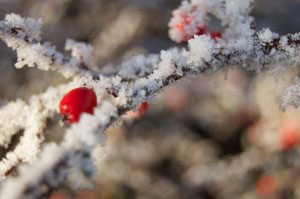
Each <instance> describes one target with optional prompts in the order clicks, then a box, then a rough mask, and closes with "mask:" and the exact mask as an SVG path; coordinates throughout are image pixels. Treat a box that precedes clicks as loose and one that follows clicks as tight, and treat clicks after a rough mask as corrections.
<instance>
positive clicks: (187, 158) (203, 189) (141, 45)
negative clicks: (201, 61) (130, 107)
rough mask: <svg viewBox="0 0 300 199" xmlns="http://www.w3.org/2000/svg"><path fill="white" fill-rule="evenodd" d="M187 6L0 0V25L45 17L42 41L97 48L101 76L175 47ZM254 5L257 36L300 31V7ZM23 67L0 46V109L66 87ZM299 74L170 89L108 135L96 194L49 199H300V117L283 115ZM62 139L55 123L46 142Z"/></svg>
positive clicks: (208, 80) (232, 75)
mask: <svg viewBox="0 0 300 199" xmlns="http://www.w3.org/2000/svg"><path fill="white" fill-rule="evenodd" d="M180 2H181V1H180V0H0V17H1V18H2V19H3V18H4V16H5V14H8V13H12V12H14V13H17V14H20V15H22V16H24V17H33V18H41V19H42V20H43V22H44V26H43V31H42V38H43V41H50V42H51V43H52V44H54V45H56V46H57V49H58V50H60V51H63V50H64V44H65V41H66V39H67V38H72V39H75V40H78V41H84V42H88V43H90V44H92V45H93V47H94V55H95V56H94V57H95V60H94V62H95V65H96V66H98V68H95V69H98V70H99V69H105V68H110V67H115V66H116V65H118V64H119V63H120V62H122V61H124V60H126V59H129V58H130V57H132V56H134V55H137V54H141V53H142V54H150V53H159V52H160V50H162V49H168V48H170V47H173V46H176V45H177V44H175V43H173V42H172V41H171V40H170V39H169V38H168V21H169V19H170V17H171V12H172V10H174V9H175V8H177V7H178V6H179V4H180ZM254 7H255V8H254V10H253V12H252V15H253V16H255V18H256V27H257V30H261V29H262V28H263V27H269V28H270V29H271V30H272V31H274V32H278V33H280V34H286V33H295V32H298V31H299V30H300V23H299V22H298V19H299V18H300V1H298V0H272V1H270V0H259V1H256V2H255V5H254ZM212 25H213V24H212ZM177 46H178V45H177ZM185 46H186V45H185V44H182V45H180V47H185ZM15 61H16V55H15V54H14V52H12V50H10V49H9V48H7V47H6V46H5V45H4V44H3V43H2V42H1V43H0V106H1V104H5V103H6V102H9V101H11V100H14V99H17V98H21V99H25V100H26V99H28V98H29V97H30V96H31V95H33V94H36V93H40V92H43V91H45V90H46V88H47V87H48V86H49V85H59V84H62V83H65V82H66V81H67V80H65V79H63V77H61V76H60V75H57V74H55V73H52V72H47V73H46V72H43V71H39V70H37V69H35V68H24V69H21V70H17V69H15V68H14V67H13V65H14V63H15ZM298 73H299V71H298V70H297V69H291V70H290V71H288V72H287V73H286V74H285V75H284V77H279V78H277V79H275V78H274V77H273V76H271V75H270V74H254V73H252V72H249V71H245V70H241V69H232V70H230V71H228V74H227V75H225V73H224V72H222V71H220V72H218V73H217V74H214V75H212V76H210V77H204V76H200V77H197V78H193V79H187V80H183V81H181V82H178V83H177V84H176V85H175V86H172V87H168V88H166V89H164V90H163V91H162V92H161V93H160V94H159V95H158V96H157V97H156V98H155V99H154V100H153V101H151V102H149V103H150V107H149V110H148V111H147V112H146V113H145V114H136V113H130V114H129V115H128V116H127V117H126V119H125V120H124V121H122V122H119V123H118V124H116V125H114V126H113V127H111V128H110V129H109V130H108V134H109V140H108V144H107V145H106V146H105V147H103V146H102V147H103V148H104V150H105V152H106V155H105V158H103V159H100V158H97V156H99V157H100V154H97V151H95V154H94V156H95V159H96V160H97V161H96V162H97V167H98V168H99V169H100V171H101V172H100V174H99V176H98V177H97V178H96V179H95V181H96V182H97V183H96V186H95V187H94V188H89V189H87V188H86V187H81V189H80V190H79V191H78V190H76V191H75V190H74V187H73V188H72V186H69V185H68V184H66V185H65V186H64V187H61V188H59V189H58V190H56V191H55V192H53V193H52V195H51V196H49V198H52V199H71V198H81V199H94V198H116V199H119V198H120V199H121V198H122V199H127V198H128V199H131V198H139V199H147V198H153V199H156V198H172V199H176V198H187V199H194V198H200V199H255V198H258V199H300V160H299V158H300V156H299V155H300V147H299V141H300V117H299V116H300V111H299V110H295V109H292V108H290V109H288V110H287V111H286V112H284V113H282V112H280V111H279V109H278V107H279V101H280V96H281V94H282V91H283V89H284V88H286V86H287V85H288V84H290V83H291V82H292V80H293V78H294V77H295V76H296V75H297V74H298ZM62 132H63V131H62V129H61V127H59V126H58V125H55V122H52V123H51V122H49V130H48V131H47V132H46V142H50V141H56V142H59V139H61V137H62V136H63V135H62ZM72 180H73V181H74V179H72V178H71V181H72Z"/></svg>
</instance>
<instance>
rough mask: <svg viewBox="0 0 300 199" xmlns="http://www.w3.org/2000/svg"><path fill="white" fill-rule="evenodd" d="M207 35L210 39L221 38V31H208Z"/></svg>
mask: <svg viewBox="0 0 300 199" xmlns="http://www.w3.org/2000/svg"><path fill="white" fill-rule="evenodd" d="M209 35H210V37H211V38H212V39H218V38H222V33H220V32H211V33H209Z"/></svg>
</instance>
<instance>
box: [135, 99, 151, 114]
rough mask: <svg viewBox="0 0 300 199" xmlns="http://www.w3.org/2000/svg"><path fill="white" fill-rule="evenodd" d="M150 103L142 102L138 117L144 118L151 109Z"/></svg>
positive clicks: (138, 109)
mask: <svg viewBox="0 0 300 199" xmlns="http://www.w3.org/2000/svg"><path fill="white" fill-rule="evenodd" d="M149 106H150V105H149V103H148V102H146V101H145V102H142V103H141V104H140V106H139V107H138V108H137V113H138V115H139V116H142V115H144V114H145V113H146V112H147V110H148V109H149Z"/></svg>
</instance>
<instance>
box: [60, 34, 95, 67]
mask: <svg viewBox="0 0 300 199" xmlns="http://www.w3.org/2000/svg"><path fill="white" fill-rule="evenodd" d="M65 50H66V51H71V55H72V57H74V58H75V59H76V60H77V62H78V63H84V64H86V65H87V66H89V65H91V64H92V61H93V47H92V46H91V45H88V44H86V43H83V42H76V41H75V40H73V39H68V40H67V42H66V45H65Z"/></svg>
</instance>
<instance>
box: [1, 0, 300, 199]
mask: <svg viewBox="0 0 300 199" xmlns="http://www.w3.org/2000/svg"><path fill="white" fill-rule="evenodd" d="M252 5H253V1H252V0H190V1H183V2H182V4H181V5H180V7H179V8H178V9H177V10H175V11H174V12H173V17H172V19H171V21H170V23H169V27H170V31H169V33H170V38H171V39H172V40H174V41H175V42H187V43H188V44H187V47H186V48H177V47H174V48H171V49H167V50H162V51H161V52H160V54H152V55H147V56H144V55H138V56H135V57H133V58H131V59H129V60H127V61H125V62H123V63H122V64H121V65H120V66H119V67H118V68H117V70H116V71H115V72H114V73H110V74H107V73H104V72H101V71H93V70H91V69H90V68H93V61H92V50H93V49H92V46H90V45H88V44H85V43H82V42H76V41H74V40H71V39H69V40H67V41H66V45H65V50H66V51H69V52H70V55H71V56H70V57H67V56H65V55H64V54H62V53H60V52H58V51H56V48H55V46H53V45H51V44H50V43H49V42H44V41H42V40H41V37H40V34H41V26H42V21H41V20H34V19H30V18H22V17H20V16H19V15H17V14H9V15H6V17H5V19H4V20H3V21H0V38H1V40H3V41H4V42H5V43H6V44H7V46H8V47H10V48H12V49H13V50H14V51H15V52H16V54H17V62H16V63H15V67H16V68H23V67H25V66H27V67H37V68H38V69H40V70H45V71H56V72H58V73H60V74H62V75H63V76H64V77H65V78H67V79H68V80H69V83H67V84H64V85H60V86H58V87H49V88H48V90H47V91H45V92H44V93H41V94H38V95H34V96H32V97H31V98H30V99H29V100H28V101H26V102H25V101H22V100H19V99H18V100H15V101H13V102H10V103H7V104H4V105H3V106H1V109H0V145H1V147H4V148H8V146H9V145H10V143H11V142H12V140H13V137H14V136H15V135H17V134H20V133H22V137H21V139H20V140H19V142H18V144H17V145H16V147H14V148H13V149H12V150H10V151H8V152H7V153H6V155H5V157H4V158H3V159H2V160H1V162H0V176H1V180H2V184H1V191H0V198H3V199H4V198H5V199H20V198H22V199H23V198H30V199H31V198H39V197H40V196H42V195H44V194H46V193H48V192H49V191H51V190H52V189H53V188H55V187H57V186H59V185H60V184H62V183H63V182H64V181H65V178H66V176H67V174H68V173H69V172H70V171H71V168H77V169H78V170H80V171H81V172H82V173H88V175H85V178H88V177H89V178H91V179H93V177H95V176H96V175H97V171H96V169H95V166H94V164H93V162H94V161H95V160H94V159H93V156H92V152H93V151H94V150H95V149H96V146H97V145H98V144H99V143H101V144H105V141H106V133H105V130H106V129H107V128H108V127H109V126H111V125H112V124H113V123H114V122H115V121H117V120H119V119H120V118H122V116H123V115H124V114H126V113H127V112H128V111H130V110H135V109H136V108H137V107H138V106H139V105H140V104H141V103H143V102H145V101H149V100H151V99H152V98H153V97H155V95H156V94H157V93H158V92H159V91H161V90H162V89H163V88H165V87H167V86H169V85H172V84H174V83H176V81H178V80H181V79H183V78H190V77H193V76H196V75H199V74H212V73H215V72H216V71H218V70H224V71H227V70H229V69H230V68H231V67H234V66H236V67H242V68H244V69H245V70H253V71H256V72H258V73H261V72H263V71H269V72H272V73H273V74H274V75H275V76H277V75H282V74H283V73H284V72H285V71H286V69H287V66H288V67H297V66H298V65H299V63H300V57H299V46H300V34H299V33H296V34H287V35H283V36H280V35H279V34H276V33H273V32H272V31H271V30H270V29H268V28H266V29H263V30H262V31H259V32H257V31H256V29H255V20H254V18H253V17H251V16H250V15H249V13H250V11H251V9H252ZM209 15H213V16H215V17H217V18H218V19H219V20H220V21H221V24H222V27H223V30H222V32H221V33H220V34H218V36H216V34H215V33H209V32H206V27H207V26H209V22H210V21H209V20H210V19H209ZM299 85H300V83H299V79H296V80H295V82H294V83H293V84H292V85H291V86H290V87H288V88H287V89H286V91H285V92H284V93H283V95H282V103H281V104H280V108H281V110H285V109H286V107H287V106H288V105H292V106H294V107H298V106H299V103H300V92H299V91H300V89H299ZM82 86H85V87H88V88H92V89H93V90H94V91H95V93H96V95H97V99H98V104H99V105H98V107H97V108H95V110H94V114H93V115H90V114H82V116H81V117H80V121H79V123H76V124H73V125H71V126H70V127H69V128H68V129H66V133H65V137H64V139H63V141H62V142H61V143H60V144H43V147H41V145H42V142H43V140H44V131H45V129H46V128H47V125H46V122H47V120H48V119H49V118H53V117H54V116H55V114H56V113H57V112H58V104H59V101H60V100H61V98H62V97H63V95H64V94H65V93H67V92H68V91H69V90H71V89H73V88H76V87H82ZM16 116H17V117H16ZM98 150H99V149H98ZM98 158H99V157H98ZM256 163H257V162H256V161H254V163H253V164H256ZM16 167H17V169H18V172H19V173H18V175H17V176H10V175H9V173H10V171H11V170H12V169H14V168H16ZM86 176H88V177H86ZM84 180H85V181H87V182H86V183H89V182H90V181H89V179H82V181H84Z"/></svg>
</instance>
